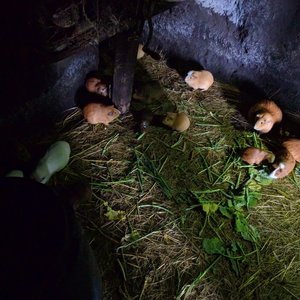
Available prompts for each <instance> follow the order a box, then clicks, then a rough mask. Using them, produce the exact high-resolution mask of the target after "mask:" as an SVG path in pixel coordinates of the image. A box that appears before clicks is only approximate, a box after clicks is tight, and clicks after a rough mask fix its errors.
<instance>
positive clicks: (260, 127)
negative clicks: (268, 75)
mask: <svg viewBox="0 0 300 300" xmlns="http://www.w3.org/2000/svg"><path fill="white" fill-rule="evenodd" d="M248 118H249V121H250V122H251V123H252V124H254V129H255V130H256V131H258V132H260V133H268V132H269V131H270V130H271V129H272V128H273V125H274V124H275V123H279V122H281V120H282V111H281V109H280V108H279V107H278V106H277V104H276V103H275V102H274V101H272V100H262V101H259V102H258V103H256V104H255V105H254V106H252V107H251V108H250V110H249V112H248Z"/></svg>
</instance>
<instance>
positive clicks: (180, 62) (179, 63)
mask: <svg viewBox="0 0 300 300" xmlns="http://www.w3.org/2000/svg"><path fill="white" fill-rule="evenodd" d="M167 66H168V67H170V68H172V69H175V70H176V71H177V72H178V73H179V74H180V76H182V77H186V76H187V73H188V72H189V71H201V70H203V69H204V68H203V66H202V65H201V64H200V63H199V62H197V61H195V60H184V59H183V58H181V57H176V56H170V57H169V58H168V59H167Z"/></svg>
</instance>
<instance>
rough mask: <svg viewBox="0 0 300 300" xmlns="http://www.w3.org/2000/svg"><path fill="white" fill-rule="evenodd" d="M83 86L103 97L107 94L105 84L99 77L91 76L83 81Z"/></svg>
mask: <svg viewBox="0 0 300 300" xmlns="http://www.w3.org/2000/svg"><path fill="white" fill-rule="evenodd" d="M85 87H86V89H87V91H89V92H90V93H96V94H99V95H101V96H104V97H107V96H108V89H107V85H106V84H105V83H103V82H102V81H101V79H98V78H95V77H91V78H89V79H87V81H86V82H85Z"/></svg>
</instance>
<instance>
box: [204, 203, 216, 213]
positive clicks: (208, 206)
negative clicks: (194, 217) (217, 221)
mask: <svg viewBox="0 0 300 300" xmlns="http://www.w3.org/2000/svg"><path fill="white" fill-rule="evenodd" d="M218 208H219V205H218V204H216V203H211V202H210V203H202V209H203V210H204V211H205V212H206V214H208V215H210V214H213V213H215V212H216V211H217V210H218Z"/></svg>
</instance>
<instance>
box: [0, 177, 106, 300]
mask: <svg viewBox="0 0 300 300" xmlns="http://www.w3.org/2000/svg"><path fill="white" fill-rule="evenodd" d="M0 195H1V197H0V199H1V200H0V207H1V208H0V211H1V216H0V230H1V231H0V237H1V247H0V299H6V300H11V299H13V300H15V299H16V300H18V299H24V300H27V299H28V300H29V299H30V300H35V299H43V300H48V299H49V300H50V299H52V300H53V299H56V300H60V299H64V300H67V299H72V300H77V299H78V300H90V299H91V300H96V299H97V300H98V299H101V293H100V291H101V288H100V276H99V271H98V268H97V266H96V261H95V259H94V256H93V254H92V251H91V249H90V247H89V245H88V242H87V240H86V239H85V237H84V235H83V232H82V230H81V228H80V226H79V224H78V222H77V221H76V219H75V215H74V211H73V207H72V206H71V204H70V203H69V202H68V201H67V199H64V198H63V196H62V195H61V194H60V193H57V192H56V191H55V190H54V189H52V188H50V187H49V186H46V185H42V184H40V183H37V182H35V181H32V180H30V179H25V178H1V179H0Z"/></svg>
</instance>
